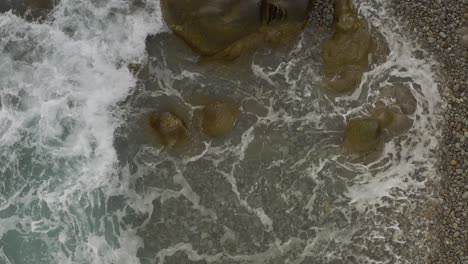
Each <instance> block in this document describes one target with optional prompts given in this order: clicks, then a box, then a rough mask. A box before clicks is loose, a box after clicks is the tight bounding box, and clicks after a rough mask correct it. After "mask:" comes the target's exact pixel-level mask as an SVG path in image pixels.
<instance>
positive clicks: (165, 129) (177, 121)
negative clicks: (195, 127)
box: [149, 112, 190, 147]
mask: <svg viewBox="0 0 468 264" xmlns="http://www.w3.org/2000/svg"><path fill="white" fill-rule="evenodd" d="M149 125H150V127H151V130H152V132H153V133H154V135H155V138H156V140H157V142H158V143H159V144H161V145H162V146H165V147H174V146H182V145H185V144H187V143H188V142H190V131H189V129H188V128H187V126H186V125H185V123H184V121H183V120H182V119H181V118H180V117H179V116H177V115H176V114H174V113H172V112H162V113H156V112H153V113H151V114H150V115H149Z"/></svg>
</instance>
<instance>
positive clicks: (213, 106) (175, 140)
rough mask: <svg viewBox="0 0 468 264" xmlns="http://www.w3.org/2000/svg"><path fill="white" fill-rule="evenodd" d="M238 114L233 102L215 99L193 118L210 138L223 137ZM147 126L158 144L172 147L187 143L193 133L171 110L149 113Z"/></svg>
mask: <svg viewBox="0 0 468 264" xmlns="http://www.w3.org/2000/svg"><path fill="white" fill-rule="evenodd" d="M238 114H239V106H238V105H237V104H235V103H231V102H227V101H222V100H216V101H212V102H209V103H207V104H205V105H204V106H203V109H202V110H201V113H200V114H199V115H196V116H195V117H194V120H193V122H192V123H193V124H194V125H195V127H197V128H199V129H200V130H201V132H203V134H204V135H206V136H208V137H210V138H217V137H223V136H224V135H226V134H228V133H229V132H230V131H231V130H232V129H233V128H234V125H235V123H236V120H237V116H238ZM148 120H149V126H150V128H151V133H152V134H154V136H155V139H156V141H157V142H158V144H160V145H162V146H164V147H168V148H172V147H180V146H184V145H187V144H188V143H189V142H190V141H191V139H192V135H193V133H192V132H191V131H190V130H191V129H190V128H189V126H188V125H187V124H186V122H185V121H184V120H183V119H182V118H181V117H180V116H179V115H177V114H176V113H174V112H172V111H167V112H161V113H156V112H153V113H150V115H149V118H148Z"/></svg>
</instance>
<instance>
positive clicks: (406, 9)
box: [312, 0, 468, 264]
mask: <svg viewBox="0 0 468 264" xmlns="http://www.w3.org/2000/svg"><path fill="white" fill-rule="evenodd" d="M389 6H390V7H391V8H392V9H393V10H392V12H393V14H394V15H395V16H396V17H397V18H398V19H399V20H400V21H401V23H402V24H403V28H405V35H406V36H407V37H409V38H413V40H415V41H417V42H418V43H419V44H420V45H421V47H422V48H423V49H424V50H426V51H428V52H429V55H431V56H433V57H434V58H435V59H436V60H437V62H438V63H439V65H438V66H439V68H438V69H436V70H437V72H438V74H439V75H440V77H441V78H440V86H439V89H440V93H441V95H442V96H443V98H444V100H445V102H446V103H447V106H446V109H444V114H443V120H444V121H443V122H444V123H443V124H442V127H441V128H442V138H441V142H440V146H441V147H440V149H439V152H438V157H439V164H438V172H437V173H438V181H437V182H434V183H429V184H428V190H429V191H430V190H432V189H434V190H435V192H436V195H435V196H436V197H434V198H435V199H434V200H432V201H428V202H427V203H426V204H422V205H420V204H418V205H417V206H418V207H420V210H419V211H418V210H415V211H414V212H413V213H412V215H414V217H413V218H412V219H413V223H411V225H413V227H410V228H409V230H408V231H410V229H414V228H415V226H416V225H420V224H422V226H421V228H422V229H429V232H428V235H427V237H426V240H427V241H426V242H425V248H418V249H416V248H413V249H410V251H411V252H412V257H411V258H412V259H413V261H415V262H414V263H424V264H426V263H429V264H468V246H467V245H468V0H434V1H427V0H392V1H391V2H390V5H389ZM333 12H334V11H333V1H332V0H325V1H316V3H315V8H314V11H313V14H312V17H313V20H314V21H313V23H315V24H316V25H319V26H322V27H329V26H330V25H331V24H332V22H333ZM417 211H418V212H417ZM426 225H430V226H429V227H426ZM407 234H408V235H410V234H409V233H407ZM408 246H410V247H411V245H408Z"/></svg>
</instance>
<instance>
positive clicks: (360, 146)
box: [344, 118, 383, 154]
mask: <svg viewBox="0 0 468 264" xmlns="http://www.w3.org/2000/svg"><path fill="white" fill-rule="evenodd" d="M382 145H383V139H382V129H381V126H380V124H379V122H378V121H377V120H375V119H373V118H359V119H354V120H351V121H349V122H348V124H347V125H346V129H345V135H344V148H345V150H346V151H348V152H350V153H354V154H367V153H369V152H374V151H378V150H379V149H380V148H381V147H382Z"/></svg>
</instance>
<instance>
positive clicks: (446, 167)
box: [392, 0, 468, 264]
mask: <svg viewBox="0 0 468 264" xmlns="http://www.w3.org/2000/svg"><path fill="white" fill-rule="evenodd" d="M392 6H393V8H394V10H395V12H396V14H398V15H399V16H400V17H399V18H400V19H401V20H402V21H403V22H404V23H405V24H406V25H405V27H406V28H407V32H413V33H414V35H413V36H414V37H416V38H417V39H418V42H419V43H420V45H421V47H423V48H424V49H425V50H427V51H429V52H430V53H431V54H432V55H433V56H434V57H435V58H436V60H437V61H438V62H439V64H440V69H439V71H440V74H441V77H442V80H441V83H440V92H441V94H442V96H443V97H444V99H445V101H446V103H447V108H446V109H445V113H444V119H443V120H444V124H443V130H442V133H443V137H442V139H441V143H440V146H441V147H440V150H439V153H438V154H439V164H438V174H439V180H440V182H438V183H436V186H435V187H436V189H437V190H438V195H439V197H438V198H439V203H435V204H434V205H433V206H434V208H433V209H434V212H435V214H434V219H433V225H432V227H431V239H430V240H429V241H428V242H429V245H430V249H431V251H430V253H428V256H429V261H428V263H444V264H445V263H446V264H452V263H454V264H455V263H456V264H466V263H468V246H467V245H468V233H467V230H468V0H434V1H426V0H393V1H392Z"/></svg>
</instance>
